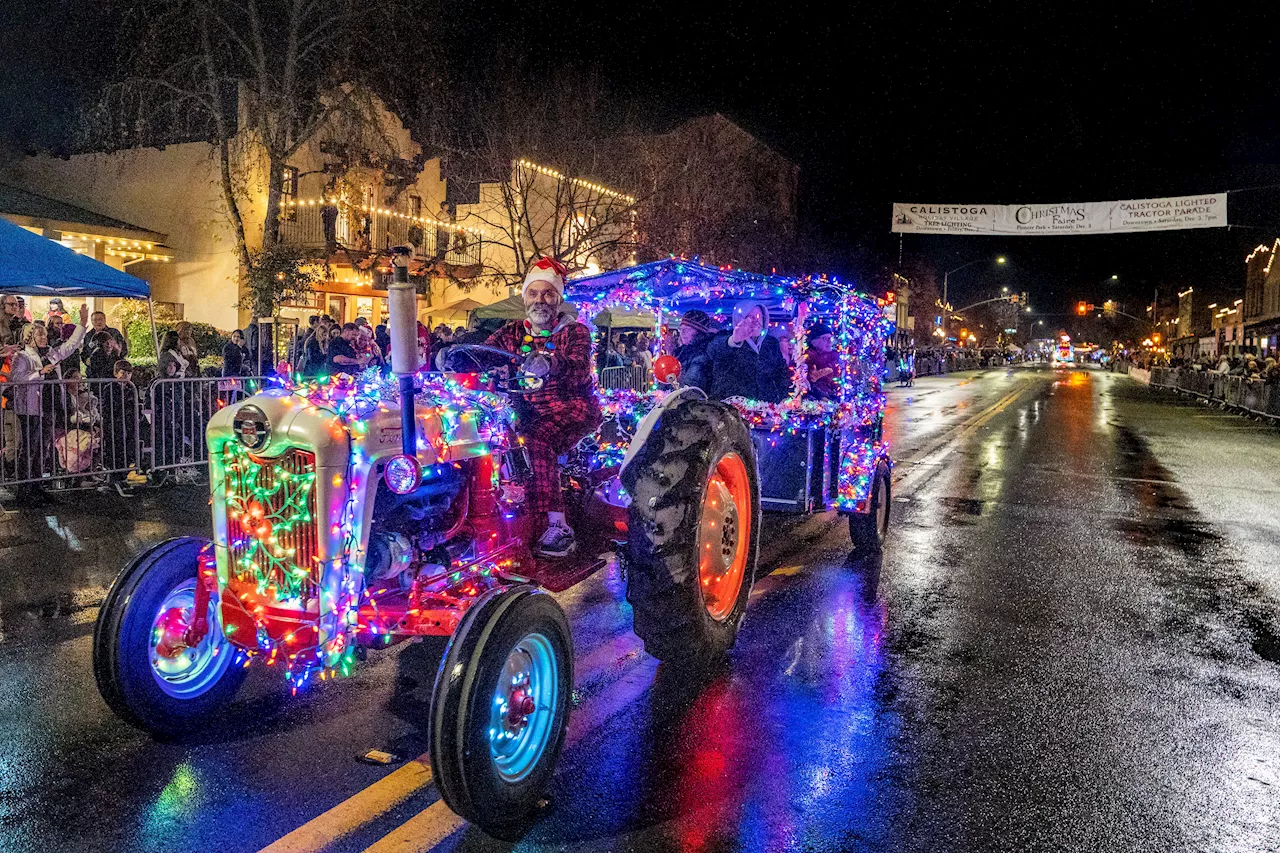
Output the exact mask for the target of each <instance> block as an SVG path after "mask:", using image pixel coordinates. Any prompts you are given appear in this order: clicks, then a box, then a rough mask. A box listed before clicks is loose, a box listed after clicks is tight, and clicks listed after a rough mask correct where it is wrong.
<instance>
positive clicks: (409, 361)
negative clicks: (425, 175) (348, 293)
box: [387, 246, 419, 459]
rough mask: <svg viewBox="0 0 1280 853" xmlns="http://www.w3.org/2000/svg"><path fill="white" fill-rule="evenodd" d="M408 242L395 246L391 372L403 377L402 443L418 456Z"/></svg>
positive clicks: (414, 306) (414, 298) (414, 300)
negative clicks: (405, 244)
mask: <svg viewBox="0 0 1280 853" xmlns="http://www.w3.org/2000/svg"><path fill="white" fill-rule="evenodd" d="M409 252H410V249H409V248H408V247H407V246H396V247H395V248H394V249H392V250H391V269H392V280H391V286H390V287H388V288H387V308H388V310H389V311H390V312H391V317H390V321H389V323H388V326H389V328H388V330H387V331H388V332H389V333H390V335H391V372H392V373H394V374H395V375H396V376H397V377H399V379H400V429H401V437H400V447H401V452H402V453H404V455H405V456H408V457H409V458H410V459H417V458H418V427H417V422H416V419H415V418H414V392H413V376H414V374H415V373H417V372H418V367H419V364H418V294H417V291H415V290H414V288H413V285H412V284H410V283H409Z"/></svg>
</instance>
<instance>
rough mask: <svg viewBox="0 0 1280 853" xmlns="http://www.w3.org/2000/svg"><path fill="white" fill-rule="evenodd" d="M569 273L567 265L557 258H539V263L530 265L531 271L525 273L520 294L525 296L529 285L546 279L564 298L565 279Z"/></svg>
mask: <svg viewBox="0 0 1280 853" xmlns="http://www.w3.org/2000/svg"><path fill="white" fill-rule="evenodd" d="M568 274H569V270H568V269H566V268H565V265H564V264H562V263H560V262H559V261H557V260H556V259H555V258H539V259H538V261H537V263H535V264H534V265H533V266H531V267H529V271H528V272H527V273H525V276H524V285H523V286H522V287H521V288H520V295H521V296H523V295H524V293H525V291H526V290H528V289H529V285H531V284H533V283H534V282H535V281H545V282H547V283H548V284H550V285H551V286H552V287H554V288H555V289H556V292H557V293H559V294H560V298H561V299H563V298H564V279H565V276H566V275H568Z"/></svg>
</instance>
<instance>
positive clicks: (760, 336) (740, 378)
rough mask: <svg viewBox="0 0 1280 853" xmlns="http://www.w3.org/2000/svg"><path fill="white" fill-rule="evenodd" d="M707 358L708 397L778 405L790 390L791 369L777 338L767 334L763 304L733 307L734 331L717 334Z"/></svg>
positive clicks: (767, 310) (744, 304)
mask: <svg viewBox="0 0 1280 853" xmlns="http://www.w3.org/2000/svg"><path fill="white" fill-rule="evenodd" d="M707 355H708V356H710V358H711V391H710V392H709V393H708V394H707V396H708V397H711V398H713V399H716V400H723V399H725V398H727V397H744V398H746V399H748V400H759V401H761V402H765V403H780V402H782V401H783V400H784V399H786V396H787V394H789V393H790V391H791V369H790V368H788V367H787V362H786V361H785V360H784V359H783V357H782V348H781V347H780V346H779V345H778V341H777V339H776V338H774V337H771V336H770V335H769V309H768V308H766V307H765V306H764V305H763V304H762V303H759V302H739V303H738V304H737V305H735V306H734V307H733V331H731V332H721V333H720V334H719V335H717V336H716V337H715V338H714V339H713V340H712V341H711V343H710V344H708V345H707Z"/></svg>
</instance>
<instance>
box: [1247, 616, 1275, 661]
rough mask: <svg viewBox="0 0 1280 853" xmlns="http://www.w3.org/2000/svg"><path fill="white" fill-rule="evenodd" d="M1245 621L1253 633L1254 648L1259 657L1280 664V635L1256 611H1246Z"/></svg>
mask: <svg viewBox="0 0 1280 853" xmlns="http://www.w3.org/2000/svg"><path fill="white" fill-rule="evenodd" d="M1244 623H1245V627H1247V628H1248V629H1249V633H1251V634H1253V637H1254V639H1253V650H1254V651H1255V652H1256V653H1257V655H1258V657H1260V658H1262V659H1263V660H1265V661H1270V662H1271V663H1275V664H1280V635H1278V634H1277V633H1276V631H1275V630H1274V629H1273V628H1272V627H1271V625H1269V624H1268V623H1267V621H1266V620H1265V619H1263V618H1262V617H1261V616H1259V615H1258V614H1256V613H1246V614H1245V617H1244Z"/></svg>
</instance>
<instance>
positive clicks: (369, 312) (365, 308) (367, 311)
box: [356, 296, 373, 324]
mask: <svg viewBox="0 0 1280 853" xmlns="http://www.w3.org/2000/svg"><path fill="white" fill-rule="evenodd" d="M356 317H363V318H365V319H366V320H368V321H369V323H370V324H372V323H373V297H372V296H357V297H356Z"/></svg>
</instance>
